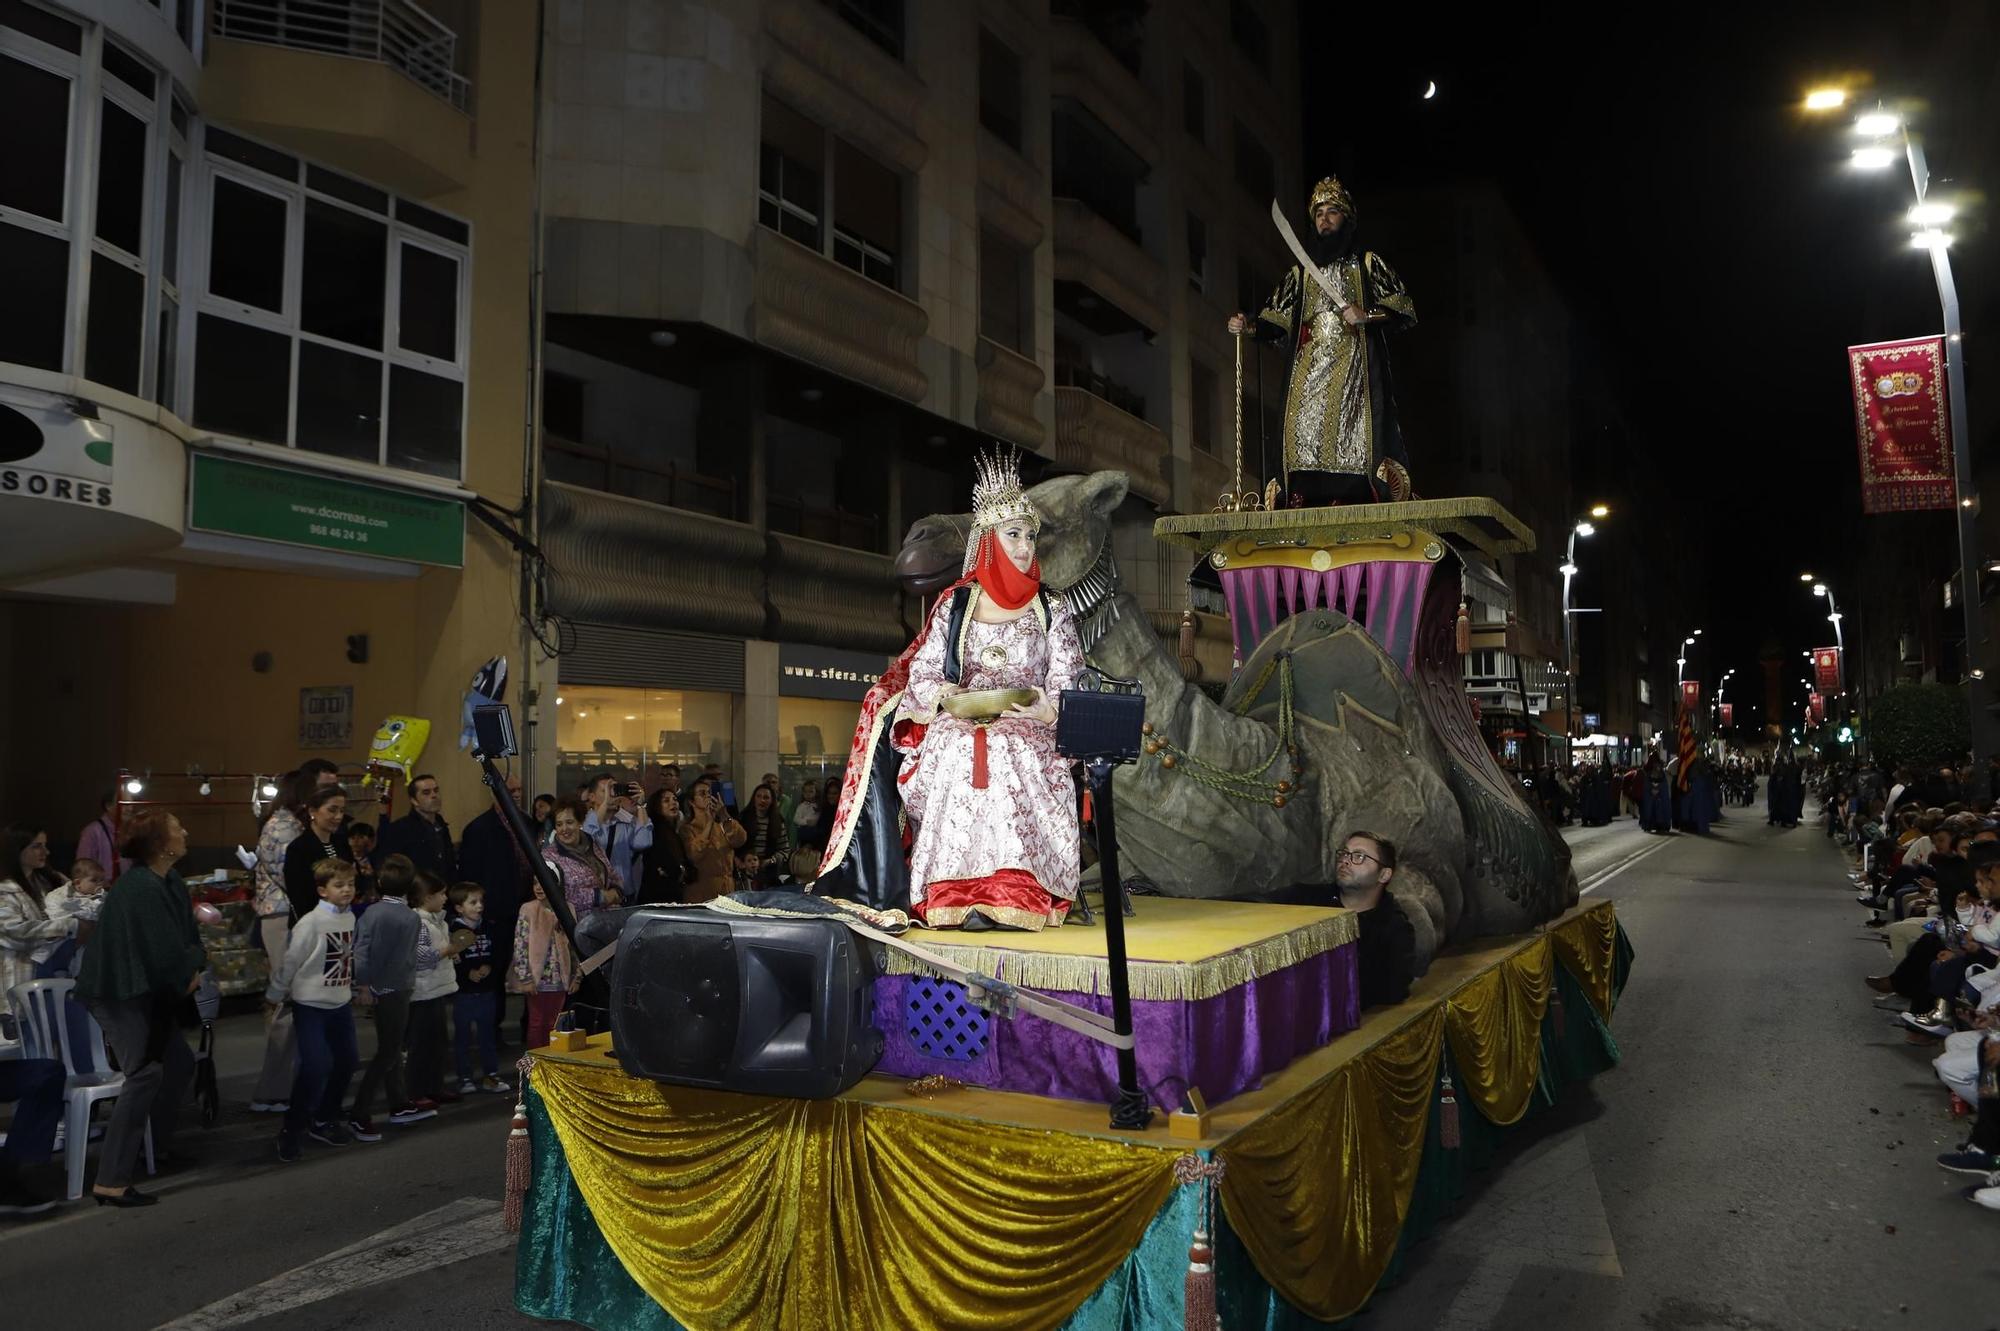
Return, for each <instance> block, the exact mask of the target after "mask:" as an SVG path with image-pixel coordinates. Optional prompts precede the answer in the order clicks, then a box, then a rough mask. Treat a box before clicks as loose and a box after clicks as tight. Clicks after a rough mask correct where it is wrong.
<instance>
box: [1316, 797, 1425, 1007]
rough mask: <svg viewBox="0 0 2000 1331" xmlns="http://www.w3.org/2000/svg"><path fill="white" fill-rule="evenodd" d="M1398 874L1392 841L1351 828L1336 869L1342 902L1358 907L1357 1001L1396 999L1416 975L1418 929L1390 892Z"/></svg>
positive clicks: (1376, 1003)
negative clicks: (1359, 992)
mask: <svg viewBox="0 0 2000 1331" xmlns="http://www.w3.org/2000/svg"><path fill="white" fill-rule="evenodd" d="M1395 876H1396V846H1395V843H1394V842H1392V841H1387V840H1384V839H1383V838H1381V837H1379V836H1376V835H1375V834H1374V833H1373V832H1359V831H1357V832H1350V833H1348V834H1347V841H1346V843H1345V844H1344V845H1343V846H1342V847H1341V851H1340V856H1339V862H1338V864H1337V866H1336V867H1335V869H1334V882H1335V885H1336V886H1338V887H1339V888H1340V904H1341V906H1342V907H1343V908H1345V909H1347V910H1351V911H1354V912H1356V913H1357V914H1358V915H1359V916H1360V921H1361V938H1360V941H1359V942H1358V944H1357V945H1356V948H1355V951H1356V960H1357V962H1358V970H1359V972H1360V982H1361V1006H1362V1007H1364V1008H1371V1007H1379V1006H1381V1005H1382V1004H1384V1003H1400V1002H1402V1001H1403V1000H1404V999H1405V998H1407V997H1409V994H1410V980H1411V978H1412V977H1413V976H1414V975H1415V974H1416V953H1417V933H1416V930H1415V929H1413V928H1411V927H1410V921H1409V917H1408V916H1406V915H1404V914H1403V910H1402V907H1400V906H1398V905H1397V904H1396V898H1395V897H1394V896H1393V895H1392V894H1391V893H1390V891H1389V880H1390V879H1391V878H1393V877H1395Z"/></svg>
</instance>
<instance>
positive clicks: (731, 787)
mask: <svg viewBox="0 0 2000 1331" xmlns="http://www.w3.org/2000/svg"><path fill="white" fill-rule="evenodd" d="M722 807H723V808H725V809H733V808H735V807H736V783H735V782H734V781H724V782H723V783H722Z"/></svg>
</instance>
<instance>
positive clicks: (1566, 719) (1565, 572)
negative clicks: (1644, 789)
mask: <svg viewBox="0 0 2000 1331" xmlns="http://www.w3.org/2000/svg"><path fill="white" fill-rule="evenodd" d="M1610 516H1611V507H1610V505H1608V504H1592V505H1591V506H1590V512H1589V513H1588V514H1587V515H1585V516H1584V517H1580V518H1578V519H1577V520H1576V521H1575V522H1574V523H1572V524H1570V529H1569V540H1568V541H1567V542H1565V543H1564V545H1563V562H1562V563H1561V564H1560V565H1559V566H1557V568H1556V572H1558V573H1560V574H1562V576H1563V601H1562V611H1563V615H1562V619H1563V765H1564V766H1568V765H1569V759H1570V742H1569V739H1570V732H1571V730H1572V729H1573V728H1574V727H1573V725H1572V720H1573V718H1574V716H1575V714H1576V713H1575V700H1574V699H1573V698H1572V696H1571V690H1573V689H1574V688H1575V687H1576V683H1575V675H1576V664H1575V649H1574V644H1575V641H1576V637H1575V632H1574V630H1573V629H1572V627H1571V622H1572V618H1573V617H1574V616H1575V614H1576V613H1577V612H1576V611H1574V610H1572V609H1571V608H1570V604H1569V585H1570V582H1571V580H1572V579H1574V578H1575V577H1576V575H1577V574H1578V573H1579V572H1581V570H1580V569H1578V568H1577V566H1576V538H1577V537H1579V536H1582V537H1585V538H1589V537H1592V536H1595V535H1596V534H1597V528H1596V527H1595V526H1593V525H1592V524H1591V521H1590V519H1591V518H1598V519H1603V518H1608V517H1610Z"/></svg>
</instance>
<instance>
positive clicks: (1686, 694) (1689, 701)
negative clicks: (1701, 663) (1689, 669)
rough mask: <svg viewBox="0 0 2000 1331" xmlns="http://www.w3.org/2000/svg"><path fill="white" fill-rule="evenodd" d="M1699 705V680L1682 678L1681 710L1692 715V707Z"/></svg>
mask: <svg viewBox="0 0 2000 1331" xmlns="http://www.w3.org/2000/svg"><path fill="white" fill-rule="evenodd" d="M1699 706H1701V681H1700V680H1698V679H1684V680H1682V681H1681V710H1682V711H1683V712H1686V713H1688V714H1689V715H1690V716H1692V715H1693V714H1694V709H1695V708H1697V707H1699Z"/></svg>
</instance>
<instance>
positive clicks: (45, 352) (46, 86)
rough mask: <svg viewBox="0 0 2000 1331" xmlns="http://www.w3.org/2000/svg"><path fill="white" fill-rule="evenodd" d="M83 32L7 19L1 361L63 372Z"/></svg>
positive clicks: (1, 29)
mask: <svg viewBox="0 0 2000 1331" xmlns="http://www.w3.org/2000/svg"><path fill="white" fill-rule="evenodd" d="M82 41H83V34H82V30H81V29H79V28H77V27H76V25H74V24H71V23H66V22H64V21H63V20H61V19H59V18H57V17H56V16H55V15H53V14H50V13H47V12H45V11H43V10H39V9H35V8H32V7H30V6H28V5H24V4H10V5H8V6H6V7H5V8H4V9H0V124H4V125H6V126H7V146H6V149H5V152H6V168H5V169H4V170H0V291H5V292H6V293H7V295H6V306H7V312H6V316H5V317H4V318H0V360H4V361H13V362H15V363H17V364H21V365H31V366H34V367H35V368H37V369H43V370H55V371H60V370H62V369H63V368H64V362H65V359H66V357H65V351H64V348H65V339H66V330H67V328H68V326H69V325H68V318H69V306H70V295H69V247H70V218H71V215H72V201H73V197H74V196H73V190H72V182H71V180H70V169H69V167H70V132H71V129H72V127H73V125H74V122H75V115H74V112H73V105H74V101H75V94H76V84H77V75H78V69H79V62H78V60H77V58H76V52H77V51H78V50H80V49H81V46H82Z"/></svg>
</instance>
